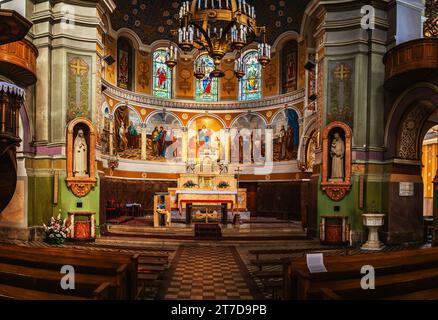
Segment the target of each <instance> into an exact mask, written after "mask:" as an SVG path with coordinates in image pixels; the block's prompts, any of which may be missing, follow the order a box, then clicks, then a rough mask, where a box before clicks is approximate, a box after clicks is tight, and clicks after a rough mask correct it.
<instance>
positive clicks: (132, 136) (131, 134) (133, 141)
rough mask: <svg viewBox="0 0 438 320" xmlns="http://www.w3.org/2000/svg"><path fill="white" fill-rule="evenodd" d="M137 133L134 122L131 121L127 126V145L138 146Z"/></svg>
mask: <svg viewBox="0 0 438 320" xmlns="http://www.w3.org/2000/svg"><path fill="white" fill-rule="evenodd" d="M138 138H139V133H138V131H137V128H136V127H135V125H134V122H132V121H131V123H130V124H129V127H128V147H129V148H131V149H136V148H138V140H139V139H138Z"/></svg>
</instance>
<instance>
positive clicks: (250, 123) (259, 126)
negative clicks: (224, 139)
mask: <svg viewBox="0 0 438 320" xmlns="http://www.w3.org/2000/svg"><path fill="white" fill-rule="evenodd" d="M233 128H236V129H237V130H239V133H240V135H239V138H238V139H239V163H259V162H263V158H264V156H265V128H266V125H265V122H264V121H263V119H262V118H261V117H260V116H259V115H254V114H249V115H244V116H242V117H239V118H238V119H237V120H236V122H235V123H234V124H233ZM245 131H246V132H245ZM245 136H248V138H249V139H246V138H245ZM245 144H247V145H245Z"/></svg>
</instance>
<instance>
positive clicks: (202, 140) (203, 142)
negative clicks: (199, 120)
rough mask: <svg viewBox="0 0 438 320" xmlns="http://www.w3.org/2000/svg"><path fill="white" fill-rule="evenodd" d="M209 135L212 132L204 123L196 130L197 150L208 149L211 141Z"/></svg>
mask: <svg viewBox="0 0 438 320" xmlns="http://www.w3.org/2000/svg"><path fill="white" fill-rule="evenodd" d="M211 135H212V132H211V130H210V129H207V127H206V126H205V125H204V126H202V129H201V130H199V131H198V145H199V150H201V151H203V150H206V149H207V150H209V149H210V143H211Z"/></svg>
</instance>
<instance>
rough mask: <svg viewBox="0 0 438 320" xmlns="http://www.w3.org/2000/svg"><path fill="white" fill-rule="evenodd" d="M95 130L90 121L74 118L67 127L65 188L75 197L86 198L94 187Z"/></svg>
mask: <svg viewBox="0 0 438 320" xmlns="http://www.w3.org/2000/svg"><path fill="white" fill-rule="evenodd" d="M95 145H96V133H95V128H94V126H93V124H92V123H91V121H90V120H88V119H86V118H76V119H74V120H72V121H71V122H70V123H69V124H68V127H67V178H66V183H67V186H68V187H69V188H70V189H71V191H72V192H73V194H74V195H75V196H77V197H84V196H86V195H87V194H88V193H89V192H90V191H91V189H92V188H94V186H95V185H96V181H97V180H96V177H95V161H94V159H95Z"/></svg>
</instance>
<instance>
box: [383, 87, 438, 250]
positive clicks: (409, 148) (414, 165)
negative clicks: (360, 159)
mask: <svg viewBox="0 0 438 320" xmlns="http://www.w3.org/2000/svg"><path fill="white" fill-rule="evenodd" d="M437 110H438V87H437V86H435V85H433V84H431V83H423V84H417V85H415V86H413V87H411V88H409V89H407V90H406V91H404V92H403V93H402V94H400V95H399V97H398V98H397V99H396V100H395V103H394V104H393V106H392V108H391V110H389V113H388V116H387V122H386V131H385V133H386V134H385V145H386V152H385V159H386V163H387V165H386V167H385V171H386V172H385V173H386V178H385V181H384V182H383V184H384V188H383V190H384V191H383V194H382V196H383V203H384V206H383V210H384V211H385V212H386V213H387V220H386V227H385V233H386V236H387V242H388V243H401V242H422V241H423V240H424V219H423V210H424V204H423V196H424V184H423V177H422V158H423V154H422V153H423V152H422V149H423V141H424V138H425V136H426V133H427V132H428V131H429V129H431V128H432V127H434V126H435V125H437V124H438V117H437ZM434 175H435V173H434ZM435 218H436V217H435ZM435 220H436V219H435ZM435 223H436V222H435Z"/></svg>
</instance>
